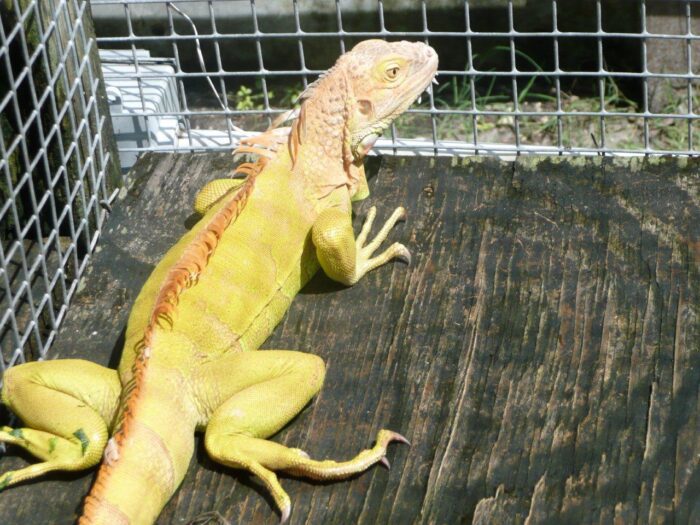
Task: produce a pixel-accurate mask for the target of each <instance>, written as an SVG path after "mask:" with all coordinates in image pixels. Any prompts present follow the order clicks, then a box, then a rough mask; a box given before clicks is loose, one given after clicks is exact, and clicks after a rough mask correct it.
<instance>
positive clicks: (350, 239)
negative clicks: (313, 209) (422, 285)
mask: <svg viewBox="0 0 700 525" xmlns="http://www.w3.org/2000/svg"><path fill="white" fill-rule="evenodd" d="M376 214H377V208H376V207H374V206H372V207H371V208H370V209H369V212H368V214H367V218H366V219H365V223H364V224H363V225H362V229H361V230H360V233H359V235H358V236H357V238H355V235H354V232H353V230H352V223H351V221H350V215H349V214H348V213H347V212H344V211H343V210H341V209H340V208H336V207H333V208H329V209H327V210H324V211H323V212H322V213H321V214H320V215H319V217H318V219H316V222H315V223H314V226H313V229H312V232H311V236H312V240H313V243H314V246H315V247H316V256H317V258H318V261H319V263H320V264H321V268H323V271H324V272H325V273H326V275H328V277H330V278H331V279H333V280H334V281H338V282H341V283H343V284H346V285H349V286H350V285H353V284H355V283H356V282H357V281H359V280H360V279H361V278H362V277H363V276H364V275H365V274H366V273H367V272H369V271H371V270H374V269H375V268H377V267H379V266H381V265H383V264H386V263H387V262H389V261H390V260H392V259H401V260H403V261H405V262H406V263H410V262H411V254H410V252H409V251H408V248H406V247H405V246H404V245H403V244H401V243H398V242H395V243H393V244H392V245H391V246H389V248H387V249H386V250H384V251H383V252H382V253H380V254H379V255H376V256H374V252H375V251H377V249H378V248H379V246H380V245H381V244H382V242H384V240H385V239H386V238H387V235H389V232H390V231H391V229H392V228H393V227H394V226H395V225H396V223H397V222H399V221H400V220H403V219H405V218H406V210H405V209H404V208H403V207H401V206H400V207H398V208H396V209H395V210H394V213H392V214H391V217H389V219H388V220H387V221H386V222H385V223H384V226H382V228H381V230H379V233H377V235H376V236H375V237H374V239H372V240H371V241H370V242H367V238H368V237H369V233H370V231H371V229H372V224H373V223H374V218H375V216H376Z"/></svg>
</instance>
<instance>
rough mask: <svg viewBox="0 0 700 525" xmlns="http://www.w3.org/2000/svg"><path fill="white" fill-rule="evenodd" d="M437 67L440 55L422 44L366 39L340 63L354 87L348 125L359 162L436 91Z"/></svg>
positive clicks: (348, 111) (350, 86)
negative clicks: (404, 115) (424, 96)
mask: <svg viewBox="0 0 700 525" xmlns="http://www.w3.org/2000/svg"><path fill="white" fill-rule="evenodd" d="M437 66H438V56H437V53H435V51H434V50H433V48H432V47H430V46H428V45H427V44H423V43H422V42H405V41H402V42H384V41H383V40H365V41H364V42H360V43H359V44H357V45H356V46H355V47H354V48H353V49H352V51H350V52H349V53H346V54H345V55H343V56H342V57H341V58H340V59H339V60H338V64H337V65H336V67H340V68H343V69H344V70H345V75H346V78H347V81H348V83H349V86H348V87H349V90H348V91H349V93H348V95H349V97H348V101H347V106H346V111H347V117H346V118H347V121H346V125H347V128H348V137H347V139H349V146H350V151H351V153H352V155H353V157H354V160H358V159H361V158H362V157H364V156H365V155H366V154H367V152H368V151H369V150H370V149H371V148H372V146H373V145H374V143H375V141H376V140H377V138H379V136H380V135H381V134H382V132H383V131H384V130H386V129H387V128H388V127H389V126H390V125H391V123H392V121H393V120H394V119H395V118H396V117H398V116H399V115H400V114H401V113H403V112H404V111H406V109H408V107H409V106H410V105H411V104H412V103H413V101H414V100H416V98H418V96H419V95H420V94H421V93H422V92H423V91H425V90H426V89H428V88H429V87H430V85H431V82H432V81H433V78H434V77H435V73H436V72H437Z"/></svg>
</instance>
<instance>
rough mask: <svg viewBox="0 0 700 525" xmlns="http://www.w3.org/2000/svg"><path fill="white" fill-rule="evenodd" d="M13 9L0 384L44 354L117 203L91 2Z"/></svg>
mask: <svg viewBox="0 0 700 525" xmlns="http://www.w3.org/2000/svg"><path fill="white" fill-rule="evenodd" d="M6 9H11V10H12V13H13V16H15V17H16V19H17V23H16V24H15V25H14V26H13V27H11V28H8V27H7V25H6V24H0V77H2V78H3V80H4V81H5V82H6V85H8V87H9V89H8V90H7V91H6V92H4V93H0V118H1V119H2V121H1V124H2V125H1V126H0V157H1V158H0V178H1V180H0V189H1V190H2V192H1V195H2V202H1V203H0V225H2V226H1V227H0V308H1V310H0V381H1V379H2V372H3V371H4V370H6V369H7V368H8V367H10V366H13V365H14V364H16V363H20V362H24V361H28V360H31V359H43V358H45V357H46V355H47V350H48V348H49V346H50V345H51V342H52V341H53V339H54V338H55V336H56V333H57V330H58V328H59V326H60V324H61V322H62V320H63V318H64V316H65V314H66V311H67V307H68V304H69V302H70V299H71V297H72V296H73V295H74V293H75V291H76V289H77V286H78V279H79V278H80V275H81V274H82V273H83V271H84V269H85V265H86V264H87V260H88V255H89V253H90V252H91V251H92V250H93V249H94V247H95V245H96V242H97V239H98V237H99V233H100V228H101V226H102V223H103V221H104V219H105V214H106V212H105V210H104V209H103V207H102V206H101V204H100V203H101V202H102V203H103V205H104V202H107V201H109V199H110V195H107V189H106V185H105V173H106V167H107V164H108V162H109V153H108V151H107V149H106V147H105V146H104V144H103V141H102V128H103V126H104V123H105V118H107V116H106V115H102V114H100V112H99V109H98V106H97V87H98V85H99V77H98V75H97V72H96V71H93V69H92V65H91V63H90V56H89V55H90V51H91V50H92V49H94V47H95V46H96V43H95V41H94V39H93V38H88V37H87V36H86V33H85V28H84V27H83V24H82V19H83V16H84V15H85V13H86V10H87V9H88V3H87V2H79V1H76V0H70V1H68V0H62V1H56V2H50V3H45V2H44V3H40V2H38V1H30V2H21V3H20V2H18V1H15V2H14V4H11V5H7V6H6ZM27 28H31V30H32V31H34V34H32V35H31V37H30V35H29V34H28V33H27ZM59 34H60V36H61V38H59ZM69 71H70V72H72V74H71V75H70V76H69V75H68V72H69ZM35 77H36V78H39V77H41V78H42V80H41V81H40V82H39V81H37V80H36V78H35ZM59 92H60V93H61V96H60V97H58V96H57V93H59Z"/></svg>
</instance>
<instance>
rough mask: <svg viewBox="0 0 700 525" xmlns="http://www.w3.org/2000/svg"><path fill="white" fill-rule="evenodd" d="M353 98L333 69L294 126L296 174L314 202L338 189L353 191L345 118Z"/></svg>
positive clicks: (305, 105) (307, 102) (342, 77)
mask: <svg viewBox="0 0 700 525" xmlns="http://www.w3.org/2000/svg"><path fill="white" fill-rule="evenodd" d="M353 104H354V98H353V96H352V93H350V89H349V84H348V82H347V79H346V78H345V75H344V74H343V73H342V71H340V70H338V68H337V67H336V68H333V69H331V70H330V71H329V73H328V75H327V76H326V77H325V78H323V79H321V80H320V82H318V85H317V86H315V87H314V89H313V96H312V97H309V98H308V99H306V100H304V102H303V105H302V109H301V111H300V116H299V119H298V120H297V122H296V123H295V124H296V126H298V128H297V132H298V137H299V139H300V140H299V146H298V151H297V157H296V161H295V171H296V172H297V173H298V174H299V176H300V177H303V178H304V179H305V180H306V182H307V184H306V186H307V187H308V188H310V190H311V191H312V192H313V193H314V195H312V197H313V198H315V199H320V198H323V197H324V196H326V195H328V194H329V193H330V192H331V191H333V190H334V189H336V188H339V187H341V186H348V188H350V189H351V190H352V188H354V186H355V184H356V182H357V181H356V180H355V179H356V174H355V172H356V171H357V170H356V169H355V166H354V164H353V160H354V159H353V157H352V154H351V152H350V144H349V137H348V133H347V118H348V115H349V114H350V112H351V109H352V105H353Z"/></svg>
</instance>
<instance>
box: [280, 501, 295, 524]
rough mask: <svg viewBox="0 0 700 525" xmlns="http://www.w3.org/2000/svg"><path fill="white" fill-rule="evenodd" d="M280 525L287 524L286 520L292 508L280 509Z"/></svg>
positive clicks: (289, 506)
mask: <svg viewBox="0 0 700 525" xmlns="http://www.w3.org/2000/svg"><path fill="white" fill-rule="evenodd" d="M280 513H281V515H280V525H283V524H284V523H287V520H288V519H289V515H290V514H291V513H292V506H291V505H287V506H286V507H284V508H283V509H280Z"/></svg>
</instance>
